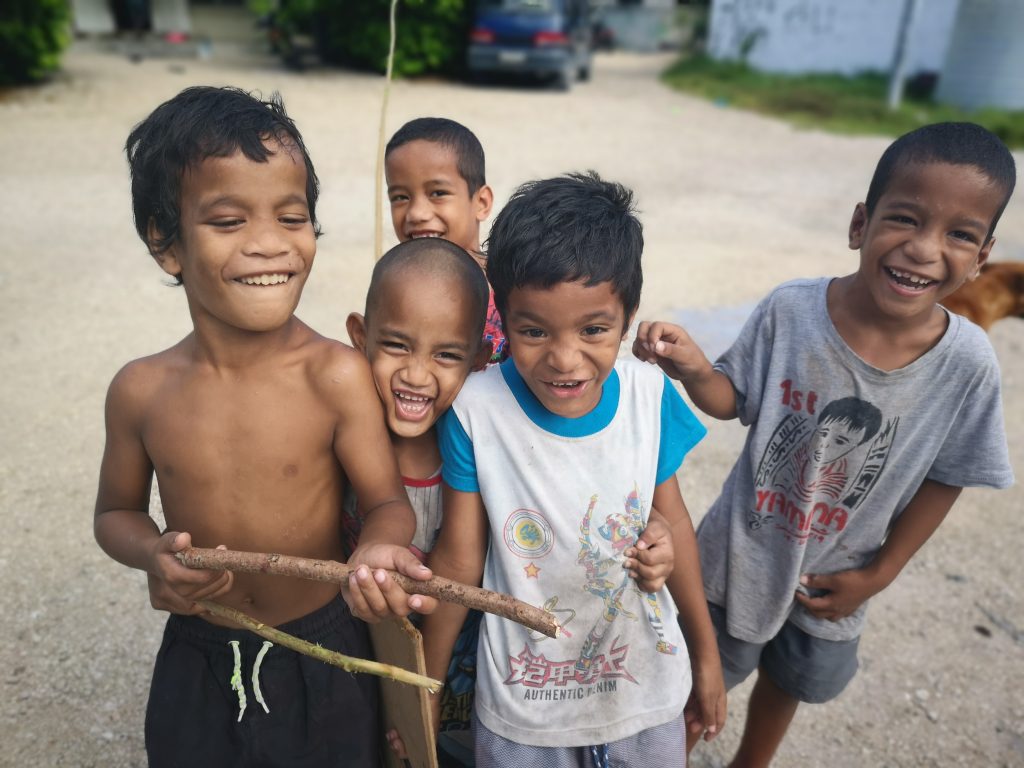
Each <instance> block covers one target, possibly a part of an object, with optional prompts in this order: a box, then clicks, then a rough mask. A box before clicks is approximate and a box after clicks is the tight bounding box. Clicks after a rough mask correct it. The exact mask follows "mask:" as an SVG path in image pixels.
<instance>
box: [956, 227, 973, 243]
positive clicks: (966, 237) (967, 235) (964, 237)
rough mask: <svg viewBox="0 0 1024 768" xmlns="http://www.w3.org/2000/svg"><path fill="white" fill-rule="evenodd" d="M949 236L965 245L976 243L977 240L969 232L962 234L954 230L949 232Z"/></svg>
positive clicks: (961, 231) (959, 230) (958, 230)
mask: <svg viewBox="0 0 1024 768" xmlns="http://www.w3.org/2000/svg"><path fill="white" fill-rule="evenodd" d="M950 235H952V236H953V237H954V238H956V239H957V240H963V241H964V242H965V243H976V242H978V239H977V238H976V237H975V236H974V235H973V234H971V233H970V232H964V231H963V230H962V229H957V230H954V231H953V232H950Z"/></svg>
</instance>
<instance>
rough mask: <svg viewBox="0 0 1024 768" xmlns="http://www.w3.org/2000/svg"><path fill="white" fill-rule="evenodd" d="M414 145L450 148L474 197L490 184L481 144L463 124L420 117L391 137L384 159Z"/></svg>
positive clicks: (385, 149)
mask: <svg viewBox="0 0 1024 768" xmlns="http://www.w3.org/2000/svg"><path fill="white" fill-rule="evenodd" d="M412 141H431V142H434V143H435V144H440V145H441V146H443V147H447V148H448V149H450V150H451V151H452V153H454V155H455V167H456V170H458V172H459V176H461V177H462V178H463V180H464V181H465V182H466V186H467V187H469V195H470V197H472V196H473V195H475V194H476V192H477V190H478V189H480V187H482V186H484V185H485V184H486V183H487V181H486V179H485V178H484V148H483V147H482V146H480V140H479V139H477V137H476V136H475V135H474V133H473V132H472V131H471V130H469V128H467V127H466V126H464V125H462V123H457V122H455V121H454V120H449V119H448V118H446V117H418V118H416V119H415V120H410V121H409V122H407V123H406V124H405V125H403V126H402V127H401V128H399V129H398V130H397V131H395V135H394V136H392V137H391V140H390V141H389V142H388V145H387V147H385V148H384V159H385V160H387V157H388V155H390V154H391V153H392V152H394V151H395V150H396V149H398V148H399V147H401V146H404V145H405V144H408V143H409V142H412Z"/></svg>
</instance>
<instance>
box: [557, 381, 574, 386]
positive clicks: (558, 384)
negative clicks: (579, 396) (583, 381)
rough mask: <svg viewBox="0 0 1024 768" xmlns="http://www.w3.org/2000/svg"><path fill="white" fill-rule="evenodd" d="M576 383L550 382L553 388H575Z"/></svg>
mask: <svg viewBox="0 0 1024 768" xmlns="http://www.w3.org/2000/svg"><path fill="white" fill-rule="evenodd" d="M578 383H579V382H576V381H552V382H551V385H552V386H555V387H575V386H576V384H578Z"/></svg>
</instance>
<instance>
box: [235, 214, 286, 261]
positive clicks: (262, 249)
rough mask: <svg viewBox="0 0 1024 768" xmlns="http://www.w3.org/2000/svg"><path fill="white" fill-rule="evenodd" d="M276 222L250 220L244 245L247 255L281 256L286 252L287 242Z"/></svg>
mask: <svg viewBox="0 0 1024 768" xmlns="http://www.w3.org/2000/svg"><path fill="white" fill-rule="evenodd" d="M279 227H280V225H278V224H277V222H276V221H275V222H273V223H262V222H258V221H254V222H252V224H250V228H249V240H248V242H247V243H246V246H245V253H246V255H247V256H264V257H267V258H270V257H273V256H281V255H283V254H285V253H287V252H288V249H289V242H288V239H287V238H286V237H284V235H283V234H282V232H281V231H280V228H279Z"/></svg>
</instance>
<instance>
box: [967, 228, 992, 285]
mask: <svg viewBox="0 0 1024 768" xmlns="http://www.w3.org/2000/svg"><path fill="white" fill-rule="evenodd" d="M995 244H996V239H995V238H994V237H990V238H989V239H988V242H987V243H985V244H984V245H983V246H981V251H979V253H978V262H977V263H976V264H975V265H974V271H973V272H972V273H971V276H970V277H969V278H967V279H968V280H975V279H977V277H978V275H980V274H981V268H982V267H983V266H985V262H987V261H988V257H989V256H990V255H991V253H992V246H994V245H995Z"/></svg>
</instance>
